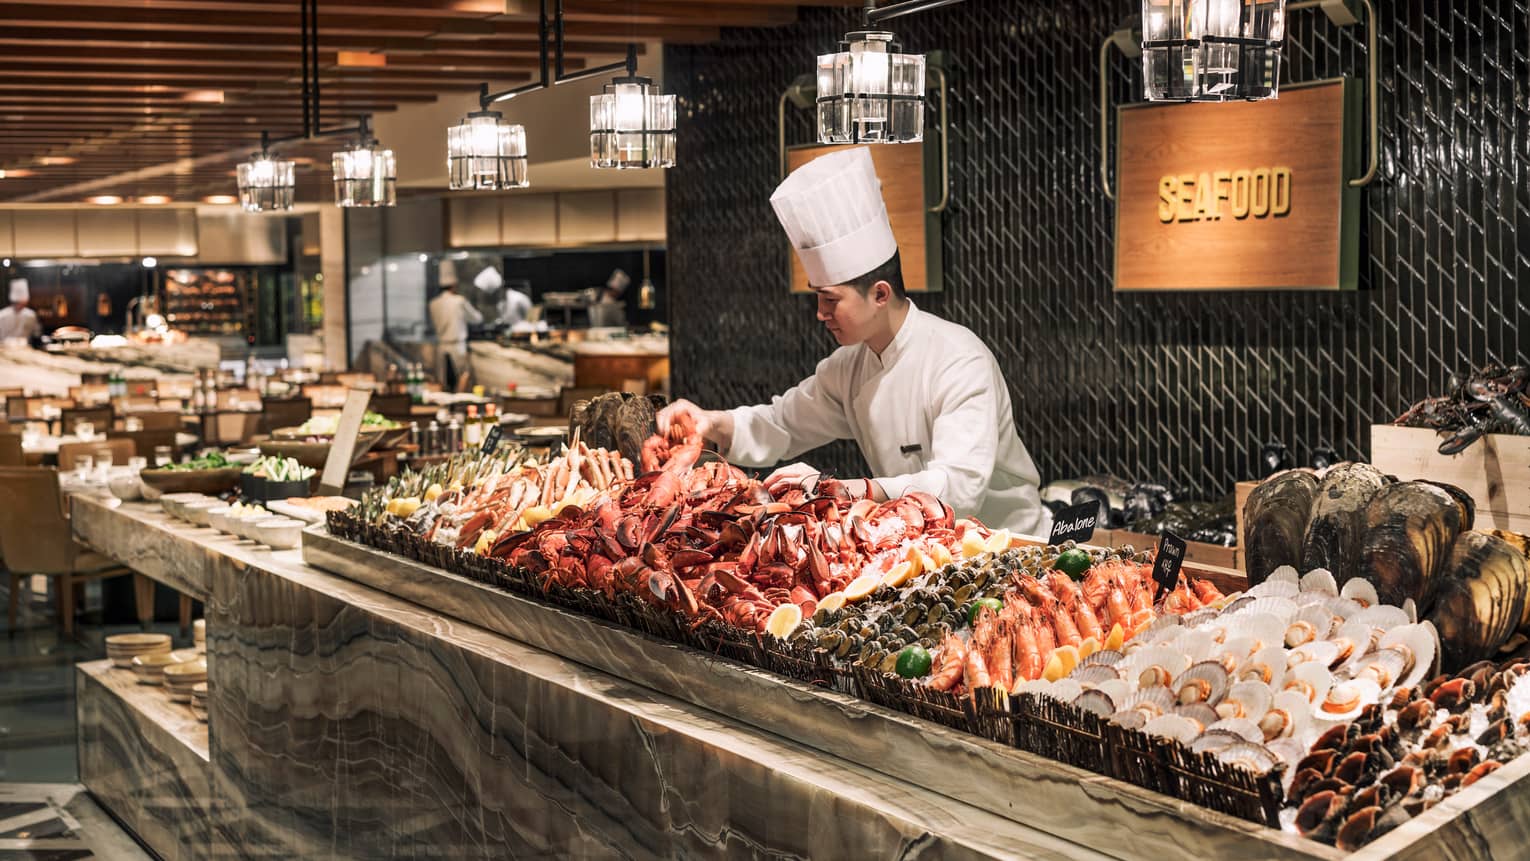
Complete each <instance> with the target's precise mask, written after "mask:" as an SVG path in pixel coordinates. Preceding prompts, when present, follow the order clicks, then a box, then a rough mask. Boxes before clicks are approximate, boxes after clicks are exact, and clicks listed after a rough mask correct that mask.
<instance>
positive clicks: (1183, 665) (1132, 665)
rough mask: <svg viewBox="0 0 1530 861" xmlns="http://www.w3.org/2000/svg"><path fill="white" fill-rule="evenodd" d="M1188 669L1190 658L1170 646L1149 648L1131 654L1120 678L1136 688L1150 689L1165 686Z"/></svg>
mask: <svg viewBox="0 0 1530 861" xmlns="http://www.w3.org/2000/svg"><path fill="white" fill-rule="evenodd" d="M1189 668H1190V658H1189V656H1187V655H1186V654H1185V653H1184V652H1181V651H1179V650H1178V649H1175V648H1173V647H1171V646H1149V647H1147V648H1145V649H1141V650H1140V651H1138V652H1136V653H1135V654H1133V655H1132V656H1131V657H1130V658H1128V659H1127V662H1126V663H1125V665H1124V666H1123V672H1122V676H1123V677H1124V678H1125V679H1126V680H1127V681H1134V682H1136V683H1137V685H1138V686H1140V687H1144V688H1150V687H1153V686H1154V685H1167V684H1168V683H1169V682H1172V681H1173V680H1174V678H1175V677H1176V676H1178V675H1179V674H1180V673H1183V672H1184V671H1185V670H1187V669H1189Z"/></svg>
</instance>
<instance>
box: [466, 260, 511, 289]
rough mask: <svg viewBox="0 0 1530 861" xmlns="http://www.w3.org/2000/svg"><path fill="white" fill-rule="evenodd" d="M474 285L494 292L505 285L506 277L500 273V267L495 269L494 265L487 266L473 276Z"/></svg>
mask: <svg viewBox="0 0 1530 861" xmlns="http://www.w3.org/2000/svg"><path fill="white" fill-rule="evenodd" d="M473 286H474V287H477V288H478V289H479V290H483V291H484V292H486V293H493V292H494V291H495V290H498V289H499V288H501V287H503V286H505V279H504V276H502V275H500V274H499V270H498V269H495V268H494V267H493V266H486V267H484V270H483V271H482V272H480V273H478V274H477V275H475V276H474V277H473Z"/></svg>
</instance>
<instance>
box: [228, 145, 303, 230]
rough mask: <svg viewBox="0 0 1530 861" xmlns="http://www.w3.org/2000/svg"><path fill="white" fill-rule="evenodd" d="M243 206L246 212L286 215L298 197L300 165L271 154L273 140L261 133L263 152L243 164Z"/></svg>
mask: <svg viewBox="0 0 1530 861" xmlns="http://www.w3.org/2000/svg"><path fill="white" fill-rule="evenodd" d="M237 180H238V184H239V205H240V206H242V207H243V208H244V210H245V211H246V212H286V211H287V210H290V209H292V205H293V203H294V202H295V199H296V197H297V164H296V163H295V162H293V161H290V160H287V159H281V158H277V157H276V156H274V155H272V154H271V139H270V137H268V136H267V135H266V133H265V132H261V134H260V152H257V153H253V154H252V155H251V156H250V160H249V161H246V162H244V163H242V164H240V165H239V170H238V174H237Z"/></svg>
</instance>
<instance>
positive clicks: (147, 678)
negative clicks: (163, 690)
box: [132, 652, 180, 685]
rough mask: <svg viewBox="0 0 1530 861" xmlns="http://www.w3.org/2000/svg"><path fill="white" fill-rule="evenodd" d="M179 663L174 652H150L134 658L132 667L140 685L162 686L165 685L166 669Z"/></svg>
mask: <svg viewBox="0 0 1530 861" xmlns="http://www.w3.org/2000/svg"><path fill="white" fill-rule="evenodd" d="M178 663H180V661H179V660H178V659H177V658H176V657H175V654H174V653H173V652H149V653H147V654H143V655H138V656H136V657H134V658H133V664H132V666H133V673H134V675H136V676H138V683H139V684H140V685H162V684H164V683H165V667H167V666H169V665H171V664H178Z"/></svg>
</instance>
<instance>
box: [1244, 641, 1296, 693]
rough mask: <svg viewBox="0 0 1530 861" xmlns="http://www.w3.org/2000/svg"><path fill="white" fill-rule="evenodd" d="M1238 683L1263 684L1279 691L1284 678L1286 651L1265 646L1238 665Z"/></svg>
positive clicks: (1276, 647)
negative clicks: (1251, 682)
mask: <svg viewBox="0 0 1530 861" xmlns="http://www.w3.org/2000/svg"><path fill="white" fill-rule="evenodd" d="M1236 675H1237V677H1238V681H1242V682H1247V681H1253V682H1264V683H1265V684H1267V685H1269V686H1270V687H1272V688H1274V689H1276V690H1279V689H1280V685H1281V682H1283V681H1285V678H1286V650H1285V649H1282V648H1281V647H1279V646H1265V647H1264V648H1262V649H1260V650H1259V651H1257V652H1255V653H1254V654H1252V655H1250V656H1249V659H1248V660H1246V661H1244V662H1243V663H1241V664H1239V665H1238V670H1237V673H1236Z"/></svg>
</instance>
